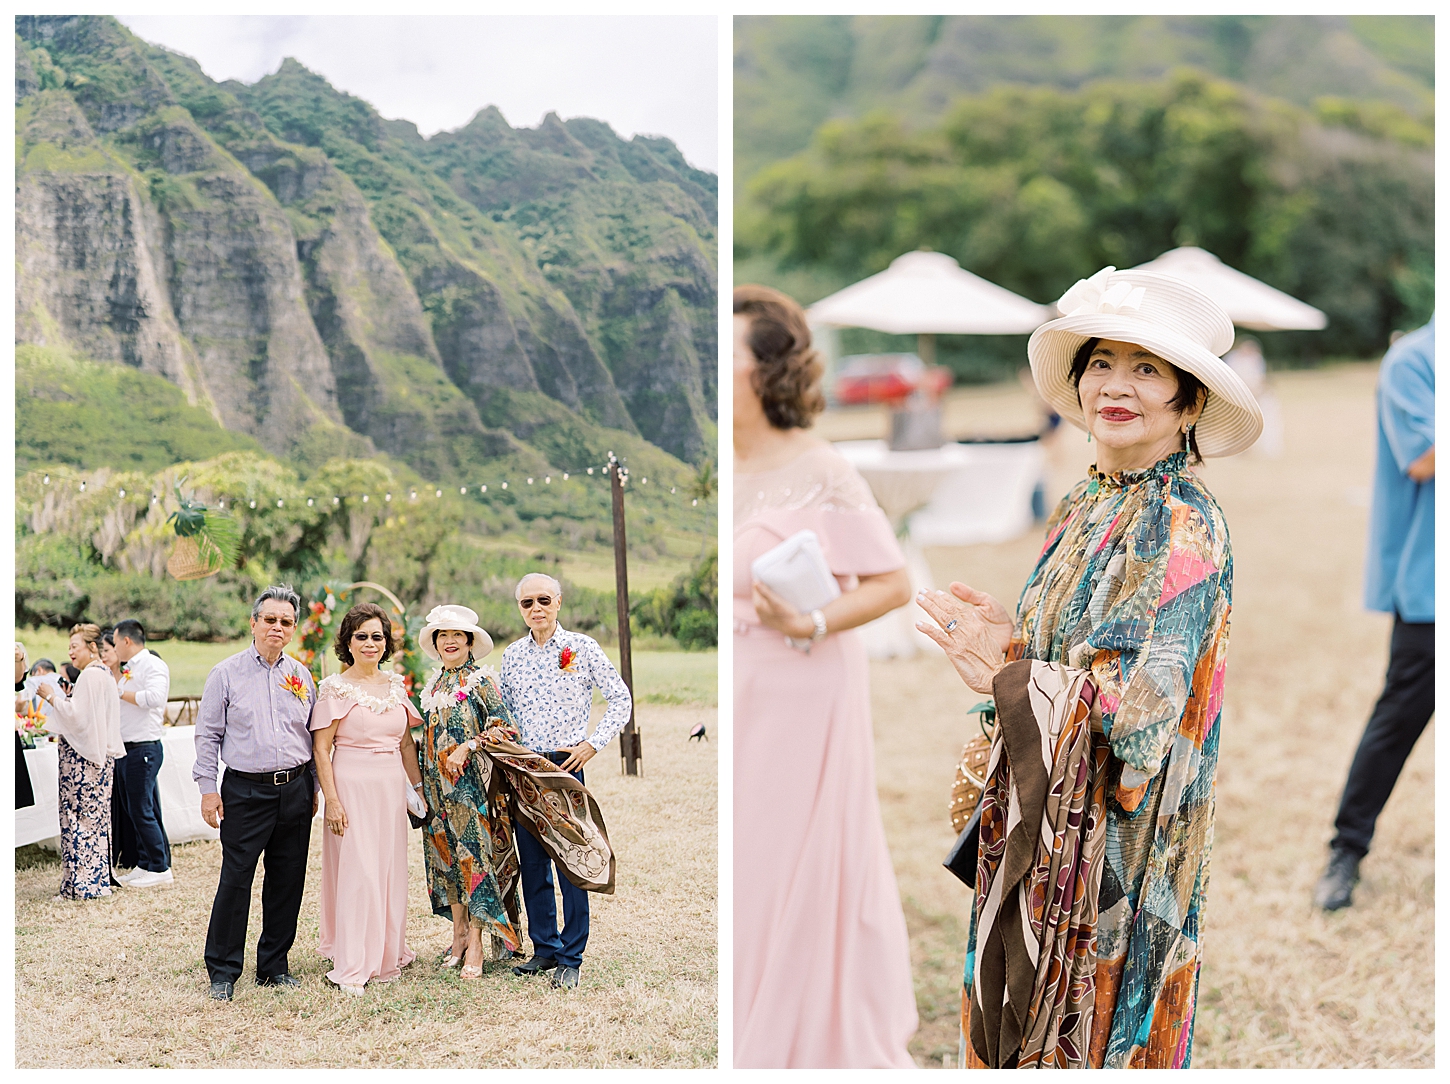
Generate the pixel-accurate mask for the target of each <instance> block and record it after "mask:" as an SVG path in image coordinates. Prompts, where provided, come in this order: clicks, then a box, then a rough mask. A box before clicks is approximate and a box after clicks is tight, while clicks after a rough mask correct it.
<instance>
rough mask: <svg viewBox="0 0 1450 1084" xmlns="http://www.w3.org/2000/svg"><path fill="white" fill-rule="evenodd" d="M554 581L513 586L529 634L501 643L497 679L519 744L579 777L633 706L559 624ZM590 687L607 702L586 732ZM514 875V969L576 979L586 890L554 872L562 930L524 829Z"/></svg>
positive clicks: (562, 980)
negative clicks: (519, 940)
mask: <svg viewBox="0 0 1450 1084" xmlns="http://www.w3.org/2000/svg"><path fill="white" fill-rule="evenodd" d="M562 595H563V589H562V588H561V587H560V586H559V581H558V580H556V579H554V577H552V576H545V575H544V574H543V573H539V572H535V573H530V574H529V575H527V576H525V577H524V578H523V579H522V580H520V581H519V583H518V586H517V587H516V588H514V598H516V599H518V602H519V612H520V613H521V614H522V615H523V618H524V620H525V621H526V622H527V623H528V626H529V635H527V636H525V637H523V638H522V639H520V640H515V641H514V642H513V643H512V644H510V645H509V646H508V647H506V648H505V649H504V653H503V663H502V673H501V674H500V677H501V679H502V681H501V684H502V686H503V698H504V703H505V704H507V705H508V709H509V713H510V714H511V715H512V716H513V719H514V723H515V725H516V726H518V728H519V743H520V744H521V745H525V746H528V748H530V749H532V750H533V751H534V752H536V753H542V754H543V755H544V756H546V757H548V758H549V759H550V760H552V761H553V762H554V763H555V764H557V765H559V766H560V767H561V768H563V769H564V770H565V771H566V772H569V773H571V774H572V775H573V776H574V778H575V779H577V780H579V782H581V783H582V782H584V765H585V764H586V763H587V762H588V761H589V759H590V758H591V757H593V756H594V754H595V753H597V752H598V751H599V750H601V749H603V748H604V747H605V746H606V745H608V744H609V743H610V742H611V741H613V740H614V737H615V736H616V735H617V734H618V733H619V732H620V731H621V730H623V729H624V724H625V723H627V722H629V719H630V714H631V712H632V711H633V701H632V700H631V698H630V695H629V687H628V686H626V685H625V684H624V680H623V679H622V678H621V677H620V676H619V672H618V671H617V670H615V669H614V665H613V664H612V663H611V662H610V661H609V657H608V656H607V655H605V654H604V649H603V648H601V647H600V646H599V643H598V641H596V640H595V639H594V638H593V637H592V636H586V635H584V633H582V632H570V631H569V630H568V629H564V628H561V627H560V626H559V621H558V618H559V606H560V603H562V602H563V598H562ZM595 689H598V690H599V691H600V692H601V693H602V694H603V696H604V699H605V700H607V701H608V702H609V708H608V710H607V711H605V713H604V717H603V718H602V719H600V720H599V726H598V727H596V728H595V731H594V734H593V736H592V737H591V736H590V735H589V709H590V706H591V704H592V703H593V700H594V690H595ZM515 841H516V843H517V844H518V849H519V879H520V881H521V882H522V888H523V893H524V908H525V910H526V911H527V912H528V916H529V939H530V940H532V941H533V943H534V955H533V958H532V959H530V960H529V961H528V962H527V963H523V964H520V965H519V966H518V967H516V968H514V974H516V975H537V974H539V973H541V972H543V971H550V970H552V971H553V975H552V979H551V981H552V983H553V985H554V986H556V987H565V988H572V987H575V986H578V985H579V966H580V964H581V962H582V961H583V957H584V945H585V943H586V942H587V941H588V940H589V894H588V893H587V892H585V891H584V890H583V889H582V888H579V887H578V886H576V885H575V884H573V883H572V882H571V881H570V880H569V879H568V877H567V876H566V875H565V873H564V871H563V869H560V870H559V892H560V894H561V895H562V897H563V901H564V929H563V931H562V933H561V932H560V930H559V925H558V918H557V915H556V914H555V909H554V877H553V867H554V863H553V862H552V861H550V859H549V855H548V853H547V852H546V851H545V850H544V848H543V847H542V846H541V845H540V844H539V841H538V840H536V839H535V838H534V837H533V836H532V835H530V834H529V833H528V832H527V831H521V832H516V833H515Z"/></svg>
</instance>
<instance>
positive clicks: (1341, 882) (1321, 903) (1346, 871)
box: [1314, 850, 1360, 911]
mask: <svg viewBox="0 0 1450 1084" xmlns="http://www.w3.org/2000/svg"><path fill="white" fill-rule="evenodd" d="M1359 862H1360V860H1359V857H1358V856H1357V855H1354V854H1351V853H1350V852H1349V851H1339V850H1335V851H1331V852H1330V858H1329V865H1328V866H1327V867H1326V868H1325V870H1324V875H1323V876H1321V877H1320V878H1319V883H1318V884H1317V885H1315V886H1314V906H1316V907H1319V908H1322V909H1323V910H1325V911H1338V910H1340V909H1341V908H1344V907H1348V906H1349V904H1350V898H1351V897H1352V896H1353V895H1354V886H1355V885H1356V884H1358V883H1359Z"/></svg>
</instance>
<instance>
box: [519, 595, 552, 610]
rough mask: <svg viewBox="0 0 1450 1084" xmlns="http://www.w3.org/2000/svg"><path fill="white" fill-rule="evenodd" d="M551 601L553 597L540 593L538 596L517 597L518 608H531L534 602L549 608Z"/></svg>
mask: <svg viewBox="0 0 1450 1084" xmlns="http://www.w3.org/2000/svg"><path fill="white" fill-rule="evenodd" d="M553 601H554V599H553V598H552V597H551V596H549V595H540V596H539V597H538V598H521V599H519V609H521V610H532V609H533V608H534V603H536V602H537V603H538V604H539V605H540V606H542V607H543V608H544V609H546V610H547V609H548V608H549V603H551V602H553Z"/></svg>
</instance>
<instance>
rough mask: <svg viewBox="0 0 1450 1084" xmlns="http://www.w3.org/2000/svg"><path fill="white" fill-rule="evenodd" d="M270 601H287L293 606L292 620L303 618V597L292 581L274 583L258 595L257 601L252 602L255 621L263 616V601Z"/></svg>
mask: <svg viewBox="0 0 1450 1084" xmlns="http://www.w3.org/2000/svg"><path fill="white" fill-rule="evenodd" d="M269 601H271V602H285V603H287V604H288V605H289V606H291V607H292V620H294V621H300V620H302V599H301V597H300V596H299V595H298V594H297V592H296V591H294V590H292V585H291V584H290V583H274V584H273V585H272V586H271V587H269V588H267V589H266V590H265V591H263V592H262V593H261V594H260V595H258V596H257V601H256V602H254V603H252V620H253V621H255V620H257V618H259V617H261V616H262V603H264V602H269Z"/></svg>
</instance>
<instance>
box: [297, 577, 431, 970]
mask: <svg viewBox="0 0 1450 1084" xmlns="http://www.w3.org/2000/svg"><path fill="white" fill-rule="evenodd" d="M333 650H334V651H335V652H336V654H337V657H338V658H339V659H341V660H342V661H343V663H344V664H346V666H347V669H346V670H344V671H343V672H342V673H341V674H333V675H331V676H330V677H326V678H323V679H322V683H321V684H320V685H318V687H317V701H316V703H314V704H313V706H312V723H311V729H312V732H313V733H312V741H313V763H314V764H315V765H316V767H317V780H318V783H319V785H320V786H321V787H322V796H323V798H324V800H325V801H326V806H325V808H324V812H323V822H324V827H325V831H324V832H323V835H322V893H321V895H322V900H321V909H320V914H319V917H318V934H319V948H320V949H321V952H322V955H323V956H325V957H327V959H329V960H331V961H332V970H330V971H329V972H328V973H327V979H328V981H329V982H331V983H332V984H333V985H335V986H337V987H338V988H339V989H341V990H342V991H343V992H344V993H348V994H353V995H361V994H362V993H363V992H364V988H365V987H366V984H367V983H368V982H369V981H376V982H380V983H387V982H393V981H395V980H396V979H397V978H398V977H399V976H400V975H401V974H402V969H403V968H405V967H407V966H408V965H409V964H410V963H412V962H413V960H414V959H416V953H414V952H413V950H412V949H410V948H409V947H408V939H407V928H408V814H407V797H406V796H407V788H408V787H413V788H415V789H417V790H421V789H422V786H423V782H422V778H421V775H420V773H419V770H418V750H417V748H416V746H415V745H414V744H413V734H412V730H411V728H412V725H413V723H414V722H415V721H417V722H422V718H421V717H420V716H419V715H418V712H417V709H416V708H414V707H413V705H412V703H411V702H410V701H409V700H408V694H407V693H406V692H405V691H404V685H403V675H402V674H394V673H388V672H386V671H380V670H379V669H378V667H379V666H380V665H381V664H382V663H384V662H386V661H387V660H388V657H389V656H391V655H392V653H393V636H392V620H391V618H389V617H388V613H387V611H386V610H384V609H383V608H382V607H381V606H378V605H376V604H375V603H371V602H365V603H362V604H361V605H358V606H354V607H353V608H352V609H351V610H349V611H348V612H347V614H346V616H344V617H343V619H342V625H341V626H340V627H339V628H338V630H337V640H336V642H335V643H334V645H333Z"/></svg>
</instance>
